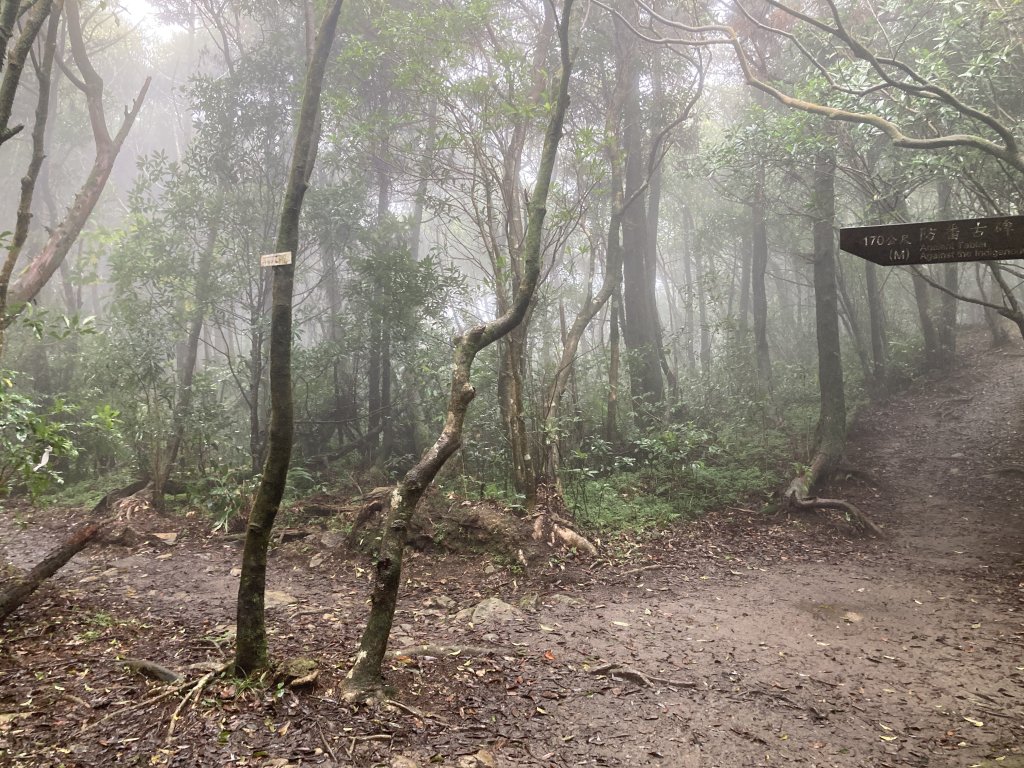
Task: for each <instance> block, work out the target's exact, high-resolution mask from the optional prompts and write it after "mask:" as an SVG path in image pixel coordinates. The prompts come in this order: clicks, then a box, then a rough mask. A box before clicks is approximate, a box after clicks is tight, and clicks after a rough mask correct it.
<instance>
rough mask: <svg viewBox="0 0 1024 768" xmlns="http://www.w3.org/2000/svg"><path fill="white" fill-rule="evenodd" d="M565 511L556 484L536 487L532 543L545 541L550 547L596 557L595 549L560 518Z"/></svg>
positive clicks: (569, 524)
mask: <svg viewBox="0 0 1024 768" xmlns="http://www.w3.org/2000/svg"><path fill="white" fill-rule="evenodd" d="M565 510H566V506H565V500H564V499H563V498H562V494H561V492H560V491H559V490H558V486H557V484H556V483H541V484H540V485H538V486H537V506H536V515H535V517H534V521H533V532H532V536H533V539H534V541H547V543H548V544H550V545H551V546H555V545H556V544H560V545H562V546H563V547H566V548H567V549H575V550H576V551H577V552H579V553H581V554H586V555H588V556H589V557H597V547H595V546H594V545H593V543H592V542H591V541H590V540H589V539H587V538H586V537H585V536H582V535H580V534H579V533H577V532H576V531H575V530H574V529H573V526H572V523H570V522H569V521H568V520H566V519H565V518H564V517H563V516H562V514H563V513H564V512H565Z"/></svg>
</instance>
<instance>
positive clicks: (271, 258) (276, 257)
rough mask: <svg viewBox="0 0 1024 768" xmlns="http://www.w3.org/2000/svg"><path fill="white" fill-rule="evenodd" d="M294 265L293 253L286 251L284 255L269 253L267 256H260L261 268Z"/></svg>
mask: <svg viewBox="0 0 1024 768" xmlns="http://www.w3.org/2000/svg"><path fill="white" fill-rule="evenodd" d="M291 263H292V252H291V251H284V252H283V253H268V254H267V255H265V256H260V266H261V267H280V266H281V265H283V264H291Z"/></svg>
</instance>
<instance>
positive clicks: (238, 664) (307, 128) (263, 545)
mask: <svg viewBox="0 0 1024 768" xmlns="http://www.w3.org/2000/svg"><path fill="white" fill-rule="evenodd" d="M341 3H342V0H334V2H333V3H332V4H331V6H330V7H329V9H328V11H327V13H326V15H325V16H324V20H323V22H322V24H321V25H320V30H319V32H317V36H316V42H315V43H314V52H313V55H312V56H311V58H310V61H309V68H308V71H307V73H306V81H305V85H304V88H303V94H302V106H301V109H300V113H299V119H298V124H297V126H296V129H295V147H294V150H293V152H292V162H291V170H290V172H289V175H288V186H287V188H286V190H285V195H284V202H283V203H282V206H281V220H280V224H279V225H278V231H277V251H279V252H283V251H290V252H291V253H292V254H293V258H294V255H295V254H297V253H298V250H299V216H300V213H301V211H302V199H303V196H304V195H305V192H306V188H307V186H308V184H309V177H310V174H311V172H312V169H313V161H314V158H315V147H316V144H317V141H318V136H317V130H316V128H317V125H318V122H319V121H318V114H319V111H320V94H321V89H322V87H323V79H324V72H325V70H326V68H327V60H328V57H329V55H330V52H331V44H332V43H333V41H334V35H335V30H336V29H337V24H338V16H339V14H340V12H341ZM272 269H273V270H274V280H273V303H272V309H271V330H270V401H271V406H270V446H269V451H268V453H267V462H266V465H265V466H264V468H263V476H262V477H261V479H260V486H259V490H258V491H257V493H256V499H255V501H254V502H253V508H252V512H251V513H250V514H249V525H248V528H247V529H246V536H245V549H244V550H243V552H242V574H241V578H240V581H239V585H238V610H237V619H236V626H237V645H236V648H235V670H236V672H237V673H238V674H245V675H248V674H252V673H255V672H259V671H262V670H264V669H266V668H267V666H268V664H269V659H268V655H267V629H266V617H265V611H264V592H265V590H266V582H267V549H268V548H269V546H270V534H271V531H272V529H273V526H274V519H275V518H276V517H277V510H278V507H279V506H280V504H281V497H282V496H283V495H284V486H285V480H286V479H287V476H288V465H289V463H290V461H291V452H292V436H293V434H294V422H293V410H294V404H293V402H292V382H291V354H292V350H291V345H292V288H293V283H294V273H295V265H294V263H291V264H284V265H281V266H277V267H273V268H272Z"/></svg>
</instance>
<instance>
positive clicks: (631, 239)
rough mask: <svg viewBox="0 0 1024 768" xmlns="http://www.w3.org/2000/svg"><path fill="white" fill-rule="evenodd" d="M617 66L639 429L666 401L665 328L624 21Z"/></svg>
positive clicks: (632, 57)
mask: <svg viewBox="0 0 1024 768" xmlns="http://www.w3.org/2000/svg"><path fill="white" fill-rule="evenodd" d="M615 36H616V54H617V65H618V67H619V68H620V70H621V71H620V77H625V82H626V83H627V91H626V97H625V103H624V108H623V113H622V117H623V125H622V148H623V150H624V151H625V179H624V182H625V190H624V195H623V199H624V200H625V208H624V210H623V212H622V254H623V256H622V263H623V270H622V299H623V302H622V308H623V311H624V316H625V319H626V323H625V328H624V333H623V340H624V341H625V344H626V349H627V350H628V351H629V373H630V392H631V395H632V400H633V412H634V416H635V418H636V422H637V425H638V426H639V427H640V428H641V429H646V428H647V427H650V426H652V425H653V423H654V419H653V408H654V407H655V406H656V405H658V404H659V403H661V402H662V401H663V400H664V399H665V383H664V380H663V378H662V374H661V328H660V323H659V321H658V309H657V293H656V291H655V284H654V280H655V276H656V272H655V268H654V264H653V262H654V261H655V260H654V259H653V258H652V256H653V249H654V247H655V243H653V242H650V237H649V235H650V230H649V222H648V208H647V200H648V191H647V190H646V188H645V187H646V185H647V181H648V180H647V179H645V178H644V177H645V165H646V164H645V155H644V150H643V135H644V131H643V128H642V127H641V125H640V119H641V111H640V66H639V64H640V62H639V47H638V41H637V40H636V39H635V37H634V35H633V33H632V32H631V31H630V30H629V29H628V28H627V27H626V26H625V25H624V24H623V23H622V22H621V21H619V20H618V19H616V23H615Z"/></svg>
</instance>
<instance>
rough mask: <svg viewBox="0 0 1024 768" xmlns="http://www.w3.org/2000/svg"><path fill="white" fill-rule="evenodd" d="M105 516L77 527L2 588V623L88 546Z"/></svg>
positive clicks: (0, 612)
mask: <svg viewBox="0 0 1024 768" xmlns="http://www.w3.org/2000/svg"><path fill="white" fill-rule="evenodd" d="M106 523H107V521H106V520H101V521H98V522H92V523H87V524H86V525H83V526H82V527H81V528H79V529H78V530H76V531H75V532H74V533H72V534H71V535H70V536H68V537H67V538H66V539H65V540H64V541H62V542H61V543H60V545H59V546H57V547H55V548H54V549H52V550H51V551H50V552H49V553H47V555H46V557H44V558H43V559H42V560H41V561H40V562H39V564H38V565H36V566H35V568H33V569H32V570H31V571H29V572H28V573H26V574H25V575H24V576H16V577H15V578H14V579H13V580H12V581H11V582H10V583H9V584H6V585H4V587H3V589H0V625H2V624H3V623H4V620H5V619H6V618H7V617H8V616H10V615H11V614H12V613H14V611H16V610H17V609H18V607H19V606H20V605H21V604H22V603H24V602H25V601H26V600H27V599H28V598H29V596H30V595H31V594H32V593H33V592H35V591H36V590H37V589H38V588H39V586H40V585H41V584H42V583H43V582H44V581H46V580H47V579H48V578H50V577H51V576H53V574H55V573H56V572H57V571H59V570H60V569H61V568H63V567H64V566H65V565H66V564H67V562H68V561H69V560H70V559H71V558H72V557H74V556H75V555H77V554H78V553H79V552H81V551H82V549H84V548H85V546H86V545H87V544H88V543H89V542H90V541H92V540H93V539H94V538H96V534H98V533H99V532H100V531H101V530H103V526H104V525H106Z"/></svg>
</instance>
